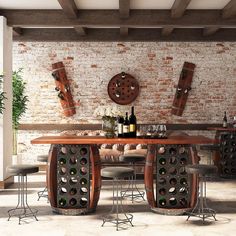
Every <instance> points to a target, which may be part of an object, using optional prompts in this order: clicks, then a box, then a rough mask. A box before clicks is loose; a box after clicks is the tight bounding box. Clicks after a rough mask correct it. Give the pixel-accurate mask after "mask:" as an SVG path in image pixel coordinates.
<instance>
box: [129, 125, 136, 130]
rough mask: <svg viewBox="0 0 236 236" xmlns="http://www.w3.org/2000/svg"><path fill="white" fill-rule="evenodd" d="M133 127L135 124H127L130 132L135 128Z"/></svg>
mask: <svg viewBox="0 0 236 236" xmlns="http://www.w3.org/2000/svg"><path fill="white" fill-rule="evenodd" d="M135 128H136V125H135V124H130V125H129V131H130V132H135V130H136V129H135Z"/></svg>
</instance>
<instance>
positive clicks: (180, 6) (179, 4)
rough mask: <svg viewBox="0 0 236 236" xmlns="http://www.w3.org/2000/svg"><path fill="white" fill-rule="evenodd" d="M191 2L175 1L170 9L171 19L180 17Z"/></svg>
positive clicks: (185, 0)
mask: <svg viewBox="0 0 236 236" xmlns="http://www.w3.org/2000/svg"><path fill="white" fill-rule="evenodd" d="M190 2H191V0H175V2H174V3H173V5H172V8H171V17H173V18H178V17H181V16H182V15H183V14H184V12H185V10H186V8H187V6H188V4H189V3H190Z"/></svg>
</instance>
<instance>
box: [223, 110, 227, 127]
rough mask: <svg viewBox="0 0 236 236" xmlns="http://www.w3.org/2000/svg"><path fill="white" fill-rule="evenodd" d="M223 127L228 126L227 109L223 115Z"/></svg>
mask: <svg viewBox="0 0 236 236" xmlns="http://www.w3.org/2000/svg"><path fill="white" fill-rule="evenodd" d="M223 127H224V128H227V115H226V111H225V113H224V117H223Z"/></svg>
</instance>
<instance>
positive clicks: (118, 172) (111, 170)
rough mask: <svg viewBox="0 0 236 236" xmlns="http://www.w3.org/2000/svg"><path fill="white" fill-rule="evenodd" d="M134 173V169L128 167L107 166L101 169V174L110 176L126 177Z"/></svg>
mask: <svg viewBox="0 0 236 236" xmlns="http://www.w3.org/2000/svg"><path fill="white" fill-rule="evenodd" d="M133 174H134V170H133V169H131V168H128V167H120V166H115V167H106V168H103V169H102V170H101V175H102V176H103V177H108V178H125V177H130V176H132V175H133Z"/></svg>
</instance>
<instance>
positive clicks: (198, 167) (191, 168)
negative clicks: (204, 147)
mask: <svg viewBox="0 0 236 236" xmlns="http://www.w3.org/2000/svg"><path fill="white" fill-rule="evenodd" d="M185 169H186V172H187V173H189V174H200V175H207V174H214V173H216V172H217V167H216V166H213V165H203V164H195V165H187V166H186V167H185Z"/></svg>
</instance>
